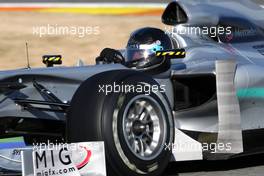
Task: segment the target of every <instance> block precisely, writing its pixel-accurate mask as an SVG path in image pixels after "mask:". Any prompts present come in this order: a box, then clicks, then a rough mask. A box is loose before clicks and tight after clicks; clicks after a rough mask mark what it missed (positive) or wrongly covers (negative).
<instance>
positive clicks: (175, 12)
mask: <svg viewBox="0 0 264 176" xmlns="http://www.w3.org/2000/svg"><path fill="white" fill-rule="evenodd" d="M187 21H188V17H187V14H186V13H185V11H184V10H183V9H182V7H181V6H180V5H179V4H178V3H177V2H171V3H170V4H169V5H168V6H167V7H166V9H165V11H164V12H163V14H162V22H163V23H164V24H167V25H173V26H174V25H177V24H182V23H186V22H187Z"/></svg>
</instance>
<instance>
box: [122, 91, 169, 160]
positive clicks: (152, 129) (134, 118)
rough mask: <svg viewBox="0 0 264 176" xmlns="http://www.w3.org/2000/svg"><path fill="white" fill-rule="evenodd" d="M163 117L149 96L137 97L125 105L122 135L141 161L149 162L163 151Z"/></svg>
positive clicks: (157, 105) (159, 108)
mask: <svg viewBox="0 0 264 176" xmlns="http://www.w3.org/2000/svg"><path fill="white" fill-rule="evenodd" d="M164 120H165V117H164V113H163V111H162V108H161V106H160V104H159V103H158V102H157V101H156V100H155V99H153V98H152V97H150V96H146V95H139V96H136V97H134V98H133V99H131V100H130V101H129V103H128V104H127V106H126V108H125V111H124V116H123V125H122V126H123V134H124V137H125V140H126V143H127V145H128V147H129V149H130V151H131V152H132V153H133V154H134V155H135V156H137V157H138V158H140V159H142V160H151V159H154V158H155V157H157V156H158V155H159V154H160V153H161V152H162V150H163V147H161V146H164V143H165V141H164V139H165V135H166V130H165V129H166V128H165V121H164Z"/></svg>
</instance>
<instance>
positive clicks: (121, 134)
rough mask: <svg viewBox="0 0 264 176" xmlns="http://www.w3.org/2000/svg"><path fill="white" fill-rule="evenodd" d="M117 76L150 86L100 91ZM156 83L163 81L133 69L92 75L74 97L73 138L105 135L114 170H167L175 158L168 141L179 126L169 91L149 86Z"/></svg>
mask: <svg viewBox="0 0 264 176" xmlns="http://www.w3.org/2000/svg"><path fill="white" fill-rule="evenodd" d="M113 82H115V84H118V85H129V86H132V87H133V86H134V87H142V88H143V89H144V87H148V89H147V90H148V91H147V92H146V90H145V89H144V91H138V90H137V91H135V90H134V91H132V90H130V91H129V92H123V91H121V90H120V91H119V92H112V93H110V94H108V95H105V93H103V92H99V91H98V90H99V89H98V88H99V85H101V86H102V85H112V84H113ZM139 85H140V86H139ZM153 86H155V87H157V86H159V85H158V83H157V82H156V81H154V80H153V79H152V78H151V77H148V76H146V75H144V74H142V73H139V72H136V71H128V70H122V71H121V70H119V71H109V72H104V73H100V74H98V75H95V76H93V77H91V78H89V79H88V80H86V81H85V82H84V83H83V84H82V85H81V86H80V88H79V89H78V90H77V91H76V93H75V95H74V97H73V99H72V102H71V109H70V112H69V114H68V119H67V134H68V140H69V142H85V141H104V142H105V147H106V160H107V172H108V175H113V176H123V175H132V176H139V175H151V176H156V175H161V174H162V172H163V171H164V169H165V168H166V166H167V164H168V162H169V160H170V158H171V151H169V150H165V146H166V144H170V143H172V142H173V137H174V129H173V118H172V113H171V109H170V106H169V103H168V101H167V99H166V96H165V95H164V94H163V93H161V92H159V91H153V90H150V89H149V88H150V87H153ZM130 88H131V87H130ZM143 89H142V90H143ZM149 90H150V91H149ZM156 90H157V89H156Z"/></svg>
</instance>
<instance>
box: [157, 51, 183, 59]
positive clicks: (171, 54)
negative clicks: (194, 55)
mask: <svg viewBox="0 0 264 176" xmlns="http://www.w3.org/2000/svg"><path fill="white" fill-rule="evenodd" d="M156 56H157V57H160V58H164V57H165V58H166V59H177V58H185V56H186V52H185V50H184V49H176V50H164V51H157V52H156Z"/></svg>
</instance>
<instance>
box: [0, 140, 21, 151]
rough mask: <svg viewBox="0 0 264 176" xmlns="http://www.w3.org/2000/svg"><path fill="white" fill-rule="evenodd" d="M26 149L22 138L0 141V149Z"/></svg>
mask: <svg viewBox="0 0 264 176" xmlns="http://www.w3.org/2000/svg"><path fill="white" fill-rule="evenodd" d="M23 147H26V144H25V141H24V138H23V137H13V138H5V139H0V149H13V148H23Z"/></svg>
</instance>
